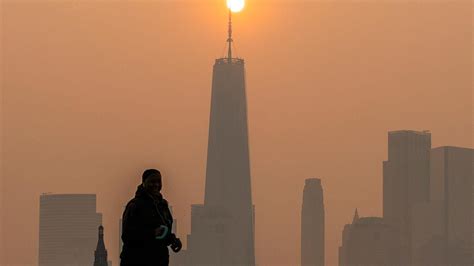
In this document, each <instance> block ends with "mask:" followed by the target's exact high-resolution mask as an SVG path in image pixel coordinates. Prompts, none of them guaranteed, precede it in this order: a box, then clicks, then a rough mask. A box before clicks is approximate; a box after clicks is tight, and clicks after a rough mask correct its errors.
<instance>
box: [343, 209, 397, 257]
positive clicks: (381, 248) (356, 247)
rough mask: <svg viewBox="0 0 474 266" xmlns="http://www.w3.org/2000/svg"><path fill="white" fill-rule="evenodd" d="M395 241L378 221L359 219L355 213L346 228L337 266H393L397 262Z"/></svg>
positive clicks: (383, 224)
mask: <svg viewBox="0 0 474 266" xmlns="http://www.w3.org/2000/svg"><path fill="white" fill-rule="evenodd" d="M396 237H397V235H396V233H395V231H394V230H393V228H392V227H391V226H390V225H388V224H386V223H385V222H384V220H383V218H380V217H362V218H359V216H358V213H357V210H356V213H355V215H354V218H353V220H352V223H351V224H346V225H345V226H344V230H343V233H342V245H341V247H339V266H362V265H363V266H394V265H400V264H399V262H398V256H399V254H398V252H399V250H398V248H397V245H396V244H395V241H394V240H395V238H396Z"/></svg>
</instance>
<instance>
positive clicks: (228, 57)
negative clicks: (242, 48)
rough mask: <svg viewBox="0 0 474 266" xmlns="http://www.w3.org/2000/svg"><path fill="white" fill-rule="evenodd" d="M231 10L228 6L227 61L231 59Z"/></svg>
mask: <svg viewBox="0 0 474 266" xmlns="http://www.w3.org/2000/svg"><path fill="white" fill-rule="evenodd" d="M233 41H234V40H232V11H231V10H230V8H229V30H228V37H227V42H228V43H229V48H228V50H227V59H228V60H229V63H230V62H231V61H232V42H233Z"/></svg>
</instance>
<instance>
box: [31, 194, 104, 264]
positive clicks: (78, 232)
mask: <svg viewBox="0 0 474 266" xmlns="http://www.w3.org/2000/svg"><path fill="white" fill-rule="evenodd" d="M100 224H102V214H100V213H97V212H96V195H93V194H43V195H41V196H40V219H39V254H38V255H39V258H38V260H39V263H38V264H39V266H66V265H74V266H90V265H93V263H94V257H93V256H92V254H94V248H95V246H96V244H97V227H98V226H99V225H100Z"/></svg>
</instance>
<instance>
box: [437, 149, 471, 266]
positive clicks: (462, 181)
mask: <svg viewBox="0 0 474 266" xmlns="http://www.w3.org/2000/svg"><path fill="white" fill-rule="evenodd" d="M473 167H474V150H473V149H468V148H460V147H439V148H435V149H432V150H431V190H430V193H431V199H432V200H433V201H436V202H441V216H442V219H443V221H442V225H443V228H442V233H443V240H444V243H443V247H444V250H445V252H446V253H445V254H444V255H445V257H446V264H448V265H459V266H463V265H474V259H473V255H474V252H473V249H474V245H473V244H474V241H473V240H474V239H473V236H474V231H473V228H474V220H473V215H474V205H473V200H474V198H473V194H474V190H473V180H474V174H473Z"/></svg>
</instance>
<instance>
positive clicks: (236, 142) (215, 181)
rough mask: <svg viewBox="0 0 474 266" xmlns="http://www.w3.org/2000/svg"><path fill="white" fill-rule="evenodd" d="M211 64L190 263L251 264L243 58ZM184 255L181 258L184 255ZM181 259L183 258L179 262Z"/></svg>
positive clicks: (251, 212) (251, 209) (251, 221)
mask: <svg viewBox="0 0 474 266" xmlns="http://www.w3.org/2000/svg"><path fill="white" fill-rule="evenodd" d="M231 33H232V30H231V21H230V17H229V36H228V40H227V41H228V45H229V48H228V55H227V57H225V58H220V59H217V60H216V61H215V64H214V69H213V79H212V99H211V114H210V124H209V142H208V153H207V168H206V185H205V198H204V204H199V205H192V209H191V233H190V235H188V239H187V243H188V245H187V246H188V248H187V250H186V251H185V252H184V253H183V256H186V259H185V260H184V261H186V262H187V263H188V264H189V265H246V266H252V265H255V254H254V207H253V204H252V193H251V186H250V180H251V177H250V159H249V144H248V128H247V100H246V92H245V89H246V88H245V68H244V60H243V59H239V58H234V57H232V49H231V47H232V41H233V40H232V35H231ZM184 254H185V255H184ZM181 261H182V260H181Z"/></svg>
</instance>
